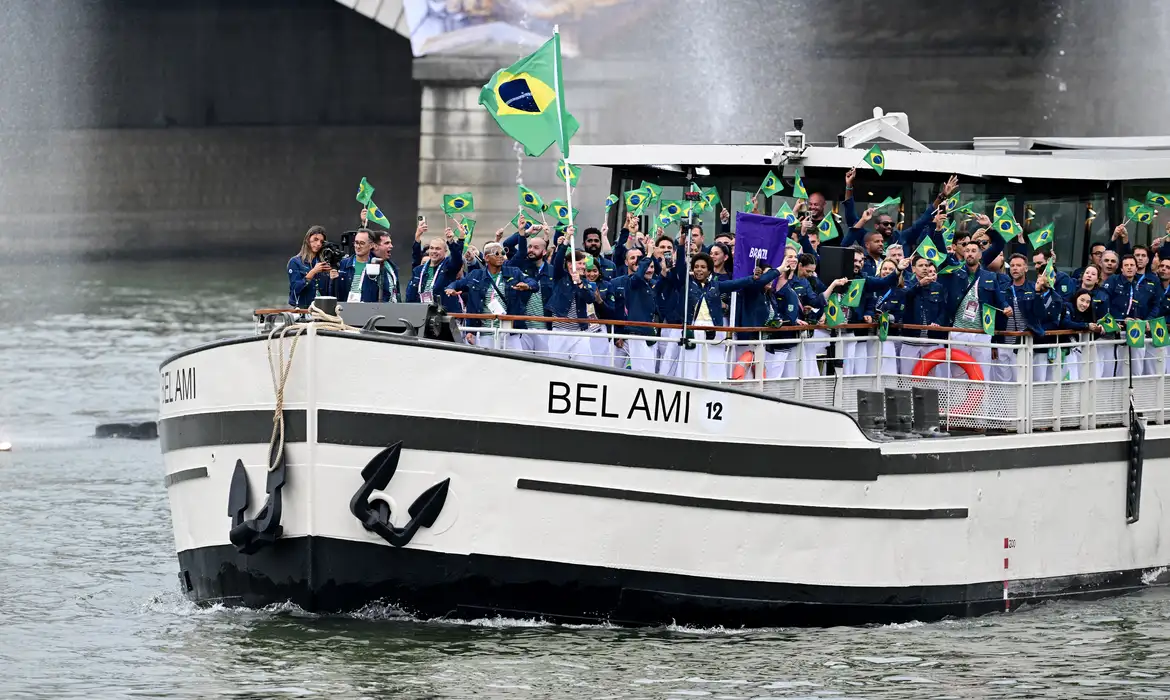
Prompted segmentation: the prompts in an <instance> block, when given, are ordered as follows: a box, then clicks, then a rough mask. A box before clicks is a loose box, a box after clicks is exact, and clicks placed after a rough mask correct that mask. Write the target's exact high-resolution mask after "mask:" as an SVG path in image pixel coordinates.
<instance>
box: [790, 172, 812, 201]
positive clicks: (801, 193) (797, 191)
mask: <svg viewBox="0 0 1170 700" xmlns="http://www.w3.org/2000/svg"><path fill="white" fill-rule="evenodd" d="M792 196H793V197H795V198H796V199H808V190H806V189H804V180H802V179H801V178H800V168H797V169H796V181H795V182H793V183H792Z"/></svg>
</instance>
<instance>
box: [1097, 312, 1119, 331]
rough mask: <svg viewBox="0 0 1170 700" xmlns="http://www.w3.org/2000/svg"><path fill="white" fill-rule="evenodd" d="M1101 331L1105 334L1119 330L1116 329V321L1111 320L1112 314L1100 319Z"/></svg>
mask: <svg viewBox="0 0 1170 700" xmlns="http://www.w3.org/2000/svg"><path fill="white" fill-rule="evenodd" d="M1101 330H1103V331H1105V332H1106V333H1116V332H1117V331H1118V330H1120V329H1119V328H1118V327H1117V321H1116V320H1115V319H1114V318H1113V314H1105V315H1104V316H1102V317H1101Z"/></svg>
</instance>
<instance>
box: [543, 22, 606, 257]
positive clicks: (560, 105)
mask: <svg viewBox="0 0 1170 700" xmlns="http://www.w3.org/2000/svg"><path fill="white" fill-rule="evenodd" d="M553 47H554V49H555V50H554V51H553V73H554V74H555V75H556V95H557V125H558V127H559V129H560V137H561V138H560V143H559V144H558V146H559V147H560V149H561V157H562V158H563V159H564V161H565V167H566V168H569V170H570V172H571V171H572V167H571V164H570V163H569V140H568V139H566V138H565V96H564V95H563V94H562V92H563V91H564V80H563V78H562V76H561V25H559V24H556V25H553ZM571 179H572V178H568V177H566V178H565V203H566V204H568V206H569V231H570V233H569V266H570V267H569V269H570V270H572V271H574V272H575V271H576V270H577V252H576V251H577V241H576V236H577V232H576V230H574V228H573V185H572V183H571V182H569V181H570V180H571ZM598 264H600V263H598Z"/></svg>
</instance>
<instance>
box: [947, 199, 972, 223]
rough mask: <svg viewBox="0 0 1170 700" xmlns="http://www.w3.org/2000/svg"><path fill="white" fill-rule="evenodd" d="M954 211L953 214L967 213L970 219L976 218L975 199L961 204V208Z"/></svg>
mask: <svg viewBox="0 0 1170 700" xmlns="http://www.w3.org/2000/svg"><path fill="white" fill-rule="evenodd" d="M952 213H953V214H966V215H967V218H968V219H971V218H974V216H975V201H974V200H972V201H970V202H967V203H966V204H963V205H961V206H959V208H958V209H955V211H954V212H952Z"/></svg>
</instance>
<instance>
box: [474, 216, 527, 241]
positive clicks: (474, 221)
mask: <svg viewBox="0 0 1170 700" xmlns="http://www.w3.org/2000/svg"><path fill="white" fill-rule="evenodd" d="M516 216H517V217H519V216H520V215H519V214H517V215H516ZM459 227H460V228H462V229H463V245H464V246H469V245H471V234H473V233H475V219H468V218H467V217H464V218H463V220H462V221H460V222H459Z"/></svg>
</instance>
